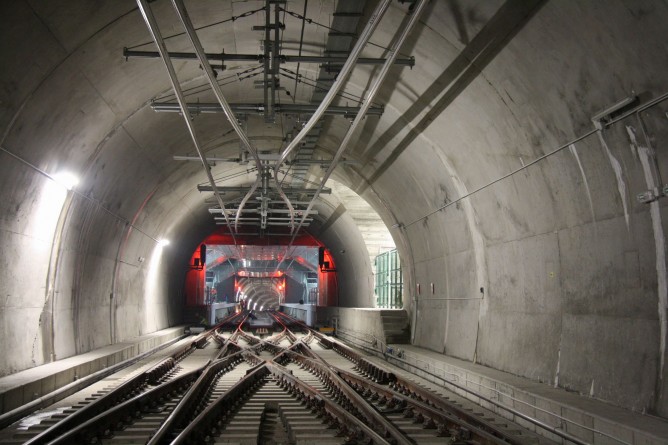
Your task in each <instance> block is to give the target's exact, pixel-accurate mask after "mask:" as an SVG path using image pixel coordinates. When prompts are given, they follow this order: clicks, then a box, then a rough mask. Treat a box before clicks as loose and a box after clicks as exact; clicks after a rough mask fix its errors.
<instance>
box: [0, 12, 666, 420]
mask: <svg viewBox="0 0 668 445" xmlns="http://www.w3.org/2000/svg"><path fill="white" fill-rule="evenodd" d="M188 5H189V8H192V9H193V11H192V12H191V14H192V16H193V20H195V21H196V22H197V20H201V19H202V17H206V14H207V13H208V9H212V8H215V7H216V3H215V2H213V1H209V2H195V3H192V4H191V3H189V4H188ZM152 6H153V7H154V8H155V10H156V14H157V15H159V16H160V17H162V15H161V14H166V12H167V11H168V10H169V9H170V6H169V4H168V2H155V3H153V4H152ZM0 8H2V9H1V11H0V17H2V19H1V20H2V23H3V26H1V27H0V37H1V39H2V40H1V41H2V44H1V45H2V55H3V60H5V61H9V63H4V64H3V68H2V70H1V72H0V76H1V77H0V84H1V85H2V88H1V89H0V100H1V103H0V128H1V129H2V133H0V134H2V139H1V140H0V142H1V146H2V148H3V151H0V215H2V217H1V220H0V221H1V222H0V249H1V251H2V258H0V261H1V262H2V263H0V295H1V296H2V299H1V300H0V304H2V309H1V313H0V332H1V333H2V335H3V338H4V339H5V340H4V341H3V342H2V343H0V356H2V357H4V358H5V359H4V361H3V363H2V366H1V369H0V373H2V374H7V373H11V372H14V371H17V370H20V369H25V368H27V367H30V366H33V365H36V364H41V363H44V362H48V361H49V360H51V358H52V356H51V354H55V357H56V358H62V357H65V356H69V355H72V354H75V353H79V352H83V351H87V350H90V349H92V348H95V347H99V346H102V345H105V344H108V343H110V342H114V341H121V340H123V339H124V338H127V337H130V336H134V335H137V334H138V333H144V332H151V331H154V330H156V329H160V328H162V327H165V326H168V325H170V324H174V323H176V322H178V312H179V307H180V304H181V301H180V300H179V298H178V295H176V294H175V293H174V292H176V291H174V288H175V286H174V283H175V282H178V280H179V278H178V276H177V275H178V271H179V270H182V268H183V267H184V265H185V261H187V256H188V255H189V254H190V253H191V252H192V249H194V247H195V246H196V245H197V243H198V242H199V241H200V240H201V239H203V238H204V236H205V235H206V234H207V233H209V232H210V231H211V230H212V229H213V225H212V221H211V220H210V216H209V215H208V214H207V212H206V204H205V203H204V198H203V196H202V195H200V194H199V193H197V192H196V191H195V186H196V184H198V183H201V182H202V181H203V180H204V175H203V173H202V172H201V167H200V166H199V165H196V164H194V163H187V164H178V165H177V164H176V163H174V162H173V161H171V159H170V158H171V155H172V154H177V153H178V154H181V153H183V151H184V149H183V147H185V146H187V147H190V145H189V144H190V142H189V139H188V136H187V134H186V133H185V129H184V126H183V123H182V121H181V120H180V118H179V116H177V115H172V114H168V115H166V114H155V113H154V112H153V111H151V110H150V108H149V106H148V105H149V101H150V100H151V99H152V98H154V97H156V96H158V95H160V94H163V93H164V92H168V91H169V86H168V82H167V78H166V75H165V73H164V69H163V68H162V66H161V65H160V62H159V61H133V62H130V63H126V62H125V61H124V60H123V59H122V58H121V56H120V54H121V50H122V47H123V46H125V45H128V44H129V43H134V42H140V41H145V40H147V31H146V28H145V25H144V24H143V22H142V20H141V18H140V16H139V13H138V12H137V11H136V9H135V4H134V3H133V2H131V1H107V2H101V3H100V2H96V3H93V2H88V1H84V0H81V1H60V2H58V1H53V2H48V3H36V2H31V1H17V2H5V3H3V4H2V6H0ZM404 12H405V6H402V5H400V4H398V3H397V4H395V3H393V4H392V7H391V9H390V11H389V12H388V14H387V15H386V17H385V18H384V19H383V22H381V26H380V28H379V31H378V34H377V36H375V37H374V39H377V41H380V42H388V41H389V40H390V38H391V36H392V35H393V32H394V31H395V30H396V29H397V28H398V26H399V25H400V23H401V22H402V21H404V20H405V14H404ZM667 18H668V5H667V4H666V3H665V2H658V1H650V0H646V1H633V2H624V1H621V0H619V1H605V2H604V1H589V2H581V1H576V0H572V1H567V0H559V1H556V0H553V1H547V2H531V1H507V2H501V1H496V2H491V1H481V2H457V1H449V2H445V1H432V2H431V3H430V5H429V7H428V10H427V12H426V13H425V14H424V16H423V18H422V23H421V25H420V26H418V28H417V30H416V31H415V32H414V33H413V35H412V36H411V38H410V41H409V42H407V44H406V45H405V46H404V48H402V52H403V53H406V54H412V55H415V57H416V61H417V63H416V66H415V67H414V68H413V69H412V70H409V69H407V68H404V69H400V70H396V71H395V72H394V73H393V76H392V77H391V78H390V79H389V80H388V81H387V82H386V84H385V85H384V87H383V89H382V91H381V98H380V99H379V101H380V102H382V103H385V104H386V109H385V113H384V115H383V116H382V118H380V119H377V118H367V122H366V123H365V126H364V129H363V131H361V132H360V133H359V137H358V138H357V140H356V141H355V145H354V146H353V147H351V148H350V149H349V151H348V156H349V157H350V158H352V159H356V160H358V161H360V163H361V164H360V165H356V166H355V165H353V166H351V165H346V166H343V167H341V168H339V169H337V171H336V174H335V179H336V180H337V181H339V182H341V183H343V184H345V185H347V186H349V187H351V188H352V189H353V190H355V191H356V192H358V193H359V194H360V195H361V196H362V197H363V198H365V199H366V200H367V201H368V202H370V203H371V204H372V206H373V207H374V208H375V209H376V210H377V211H378V213H379V214H380V215H381V217H382V218H383V219H384V221H385V223H386V225H387V226H388V227H391V226H393V225H395V224H398V223H400V224H401V226H400V227H399V228H397V229H394V232H393V233H394V236H395V241H396V243H397V246H398V248H399V251H400V254H401V258H402V261H403V265H404V272H405V274H404V276H405V280H406V289H405V291H406V295H405V298H404V300H405V301H406V303H407V309H408V310H409V311H410V312H411V314H412V315H411V316H412V317H413V316H414V318H413V319H414V320H415V321H416V322H415V324H414V326H413V328H414V343H415V344H416V345H419V346H423V347H426V348H429V349H432V350H436V351H439V352H444V353H446V354H449V355H453V356H456V357H460V358H464V359H467V360H473V361H476V362H478V363H480V364H483V365H487V366H490V367H492V368H496V369H500V370H503V371H508V372H511V373H514V374H517V375H521V376H525V377H529V378H531V379H535V380H539V381H543V382H546V383H549V384H554V385H558V386H561V387H564V388H567V389H570V390H574V391H578V392H581V393H584V394H589V395H592V396H594V397H598V398H601V399H604V400H608V401H610V402H613V403H615V404H618V405H621V406H625V407H629V408H633V409H636V410H647V411H650V412H654V413H657V414H659V415H661V416H664V417H665V416H666V415H668V403H667V402H666V396H665V395H664V394H665V390H666V376H667V373H666V371H665V364H664V359H665V354H666V351H665V339H666V266H665V237H664V232H665V225H666V223H665V220H666V217H667V215H666V210H665V209H666V200H665V199H660V200H658V201H656V202H654V203H652V204H650V205H648V204H643V203H639V202H638V201H637V200H636V198H635V195H636V194H637V193H639V192H643V191H645V190H647V189H648V188H652V187H658V188H661V185H662V183H660V182H659V180H658V177H657V174H656V172H655V171H654V170H655V169H654V168H653V163H652V150H655V151H656V160H657V165H658V170H659V171H660V172H661V173H663V174H664V175H666V174H668V173H666V171H667V170H666V163H667V162H668V159H667V157H666V154H665V152H664V150H663V147H664V146H665V144H666V140H667V139H668V138H667V136H668V134H667V133H668V125H666V124H667V123H666V114H665V113H666V109H667V106H666V104H665V103H660V104H658V105H657V106H655V107H653V108H650V109H647V110H646V111H644V112H643V113H641V114H640V118H641V119H642V122H639V120H638V119H637V118H636V117H635V116H631V117H629V118H628V119H625V120H624V121H622V122H619V123H618V124H615V125H613V126H612V127H610V128H608V129H606V130H605V131H604V132H603V133H602V139H601V138H600V137H599V135H597V134H589V135H588V136H586V137H585V138H583V139H582V140H579V141H577V142H576V143H575V144H574V146H573V148H572V149H571V148H568V147H567V148H565V149H564V150H562V151H560V152H558V153H556V154H554V155H552V156H550V157H549V158H547V159H545V160H542V161H540V162H538V163H537V164H535V165H532V166H531V167H529V168H527V169H525V170H522V171H521V172H518V173H517V174H514V175H513V176H511V177H509V178H507V179H504V180H503V181H500V182H498V183H496V184H494V185H492V186H490V187H489V188H486V189H484V190H482V191H480V192H478V193H476V194H474V195H473V196H472V197H471V198H468V199H464V200H462V201H460V202H457V203H456V205H452V206H450V207H448V208H446V209H444V210H443V211H440V212H437V213H434V214H431V215H430V216H428V217H426V218H424V219H419V218H420V217H422V216H423V215H427V214H430V213H431V212H433V211H434V210H436V209H438V208H439V207H441V206H443V205H444V204H446V203H449V202H452V201H453V200H455V199H457V198H458V197H461V196H465V195H466V194H467V193H469V192H471V191H475V190H476V189H477V188H479V187H481V186H484V185H485V184H488V183H490V182H491V181H493V180H495V179H497V178H500V177H502V176H504V175H506V174H507V173H509V172H511V171H513V170H515V169H517V168H520V167H521V166H522V165H526V164H528V163H530V162H532V161H534V160H536V159H538V158H539V157H540V156H542V155H544V154H546V153H549V152H550V151H552V150H554V149H555V148H557V147H560V146H563V145H564V144H566V143H568V142H569V141H572V140H574V139H575V138H577V137H579V136H582V135H586V134H588V133H589V132H590V131H591V130H592V128H593V127H592V123H591V121H590V119H591V117H592V116H593V115H594V114H595V113H596V112H598V111H600V110H602V109H604V108H605V107H607V106H609V105H611V104H613V103H615V102H617V101H618V100H620V99H621V98H624V97H627V96H629V95H630V94H631V92H634V93H635V94H637V95H638V96H639V101H640V103H641V104H643V103H647V102H648V101H649V100H651V99H653V98H656V97H659V96H660V95H662V94H664V93H665V92H666V86H667V85H668V82H667V80H668V70H666V67H668V51H666V50H667V49H668V48H667V44H666V41H665V38H664V35H665V29H664V28H665V21H666V19H667ZM169 20H170V19H165V18H163V19H162V21H161V23H173V19H171V20H172V21H171V22H169ZM235 32H237V33H238V35H236V40H235V35H234V33H230V34H232V36H231V37H230V35H229V34H226V33H223V35H222V36H220V35H216V36H215V37H216V38H222V39H223V40H225V39H228V40H229V39H230V38H231V39H232V40H233V41H234V42H235V44H236V46H237V49H238V51H239V52H242V51H241V50H242V49H243V48H244V45H246V46H248V45H250V46H251V47H252V48H253V50H252V51H247V52H253V51H257V49H256V48H255V46H256V42H255V41H253V40H252V39H251V38H250V37H249V35H252V34H250V33H246V34H244V33H243V32H241V31H235ZM228 40H225V41H226V42H228ZM205 43H206V41H205ZM228 43H229V42H228ZM230 45H231V44H230ZM179 49H181V48H179ZM183 49H189V48H187V47H185V46H184V48H183ZM372 52H373V51H372ZM177 67H178V70H179V76H180V78H182V79H197V78H198V76H200V73H199V72H198V70H197V67H196V66H194V64H187V63H178V64H177ZM369 73H370V70H369V69H367V68H365V67H359V68H357V69H356V70H355V72H354V74H353V75H352V77H351V79H350V81H349V82H348V85H347V86H346V88H347V89H348V90H349V91H352V92H355V93H361V92H362V91H363V88H364V86H366V85H368V75H369ZM225 91H226V93H227V94H229V95H230V100H231V101H235V100H240V98H242V97H245V94H249V95H253V94H258V93H257V92H253V91H244V90H243V88H235V89H228V90H225ZM299 99H300V100H305V99H307V98H299ZM197 125H198V129H200V130H201V132H202V134H203V135H204V136H205V138H207V137H208V138H209V140H211V139H213V138H214V135H217V134H219V133H220V131H221V124H220V117H219V116H200V117H198V119H197ZM627 126H629V127H631V128H628V129H627ZM643 126H644V127H645V128H644V131H645V132H646V133H647V138H645V137H644V133H643ZM226 128H227V127H225V126H223V131H225V129H226ZM345 128H346V123H345V122H342V121H341V120H331V121H330V122H329V123H327V124H326V126H325V131H324V134H323V137H322V138H321V141H320V143H319V145H320V149H321V150H322V152H323V153H332V152H333V151H334V150H335V149H336V143H337V141H339V140H340V139H341V137H342V135H343V131H345ZM265 133H266V134H267V135H269V133H271V132H270V130H268V129H259V130H257V131H256V136H257V137H262V136H263V134H265ZM631 134H634V135H635V137H636V139H637V142H634V141H633V140H632V138H631V137H630V135H631ZM229 139H230V140H232V138H231V137H229ZM235 150H236V148H235V146H234V144H232V143H231V144H230V148H229V152H230V153H234V151H235ZM8 152H11V153H13V154H16V155H17V156H20V157H21V158H22V159H24V160H26V161H27V162H30V163H31V164H33V165H34V166H36V167H38V168H40V169H42V170H44V171H47V172H51V173H53V172H55V171H57V170H58V169H59V168H60V167H63V166H66V167H68V168H69V169H71V170H76V171H78V172H79V174H80V176H81V177H82V183H81V186H80V187H79V188H78V189H77V190H79V192H80V193H81V194H82V195H83V196H86V197H89V198H90V199H93V200H95V202H97V203H99V204H100V205H102V206H104V208H106V209H108V210H109V211H111V212H113V213H114V214H116V215H120V216H121V217H122V218H123V219H124V220H127V221H131V222H133V224H134V226H135V227H136V228H137V229H132V230H130V228H129V226H128V225H126V224H125V222H124V221H123V220H121V219H118V218H115V217H113V216H111V215H110V213H109V212H107V211H105V210H104V209H102V207H100V205H98V204H96V203H95V202H93V201H91V200H90V199H86V198H84V197H82V196H76V197H73V198H67V197H64V196H63V195H62V193H60V192H58V191H54V189H53V183H52V182H51V181H50V180H49V179H47V178H45V177H44V176H42V175H41V174H39V173H37V172H36V171H35V170H33V169H31V168H29V167H27V166H26V165H25V164H23V163H21V162H19V161H17V160H16V159H15V158H14V157H12V156H11V155H10V154H9V153H8ZM246 180H250V179H249V178H247V179H246ZM61 192H62V190H61ZM58 200H62V201H63V202H64V205H58V204H53V203H58V202H59V201H58ZM45 202H46V203H51V204H53V206H52V207H54V208H55V210H54V209H50V210H49V211H46V210H45V209H48V208H49V207H48V206H45V205H44V203H45ZM61 209H62V210H61ZM341 221H342V222H340V223H339V224H341V225H340V226H339V227H340V231H339V229H337V230H331V232H332V235H331V236H330V238H331V239H332V241H331V242H336V240H346V239H348V238H350V239H353V240H354V239H355V237H354V236H351V237H348V236H346V234H347V233H348V231H350V232H349V233H355V232H354V229H353V228H352V227H351V225H350V224H349V222H345V221H344V220H343V219H342V220H341ZM325 224H326V222H325ZM139 229H140V230H141V232H140V231H139ZM142 232H143V233H142ZM177 234H178V236H177ZM162 236H165V237H168V238H170V239H172V240H173V244H172V245H170V246H169V248H165V249H163V251H162V253H161V254H160V255H158V253H156V252H157V247H156V242H155V240H154V239H152V238H156V239H157V238H159V237H162ZM323 237H325V235H323ZM126 238H127V241H124V240H125V239H126ZM328 241H329V239H328ZM341 242H342V243H343V242H344V241H341ZM329 247H330V249H332V251H333V253H334V255H335V260H336V261H337V264H341V262H343V263H344V264H346V261H347V260H348V259H349V258H357V260H354V261H357V262H358V263H360V264H362V263H363V259H361V258H358V257H357V255H358V254H355V256H353V255H349V253H348V252H350V253H352V252H354V249H353V250H351V249H347V248H346V247H345V246H329ZM341 250H347V253H346V256H345V258H340V257H336V255H337V253H336V252H337V251H338V252H340V251H341ZM360 250H361V249H360ZM359 255H362V254H361V253H359ZM158 257H159V258H161V261H160V262H159V264H158V259H159V258H158ZM139 258H145V260H144V261H141V262H140V261H139ZM184 258H186V259H184ZM367 261H368V260H367ZM341 267H345V266H341ZM351 270H354V268H351ZM340 273H341V280H342V281H345V282H348V283H350V285H349V286H350V287H349V289H347V290H346V294H347V295H351V297H350V298H351V299H350V300H347V301H346V303H345V304H346V305H350V306H354V305H360V306H363V305H367V304H368V303H367V302H368V294H367V293H368V287H366V285H364V286H365V287H364V288H363V289H361V290H359V292H358V290H357V288H356V284H355V283H357V282H358V281H360V280H357V279H355V278H354V277H353V276H351V275H350V272H349V271H348V270H343V269H342V270H341V272H340ZM431 283H433V284H434V295H431ZM417 284H420V288H421V295H417V297H418V298H476V297H479V296H480V292H479V289H480V288H481V287H482V288H484V297H485V298H484V299H483V300H424V301H422V302H420V303H419V305H418V307H417V309H416V308H415V305H414V302H413V301H412V300H413V298H415V297H416V295H415V290H416V287H417V286H416V285H417ZM371 286H372V284H371ZM112 293H113V294H114V298H110V294H112ZM356 293H358V295H356ZM346 298H348V297H346ZM342 303H343V301H342ZM110 305H111V307H110ZM52 312H53V316H52ZM51 320H53V323H52V321H51Z"/></svg>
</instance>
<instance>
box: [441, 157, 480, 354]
mask: <svg viewBox="0 0 668 445" xmlns="http://www.w3.org/2000/svg"><path fill="white" fill-rule="evenodd" d="M434 152H435V154H436V155H437V156H438V157H439V159H440V160H441V162H442V163H443V166H444V167H445V171H446V172H447V174H448V175H449V177H450V179H451V181H452V185H453V188H454V189H455V191H456V192H457V195H458V196H465V195H467V194H468V188H467V187H466V185H465V184H464V182H463V181H462V180H461V179H460V178H459V175H458V174H457V173H456V170H455V168H454V166H453V165H452V164H451V162H450V160H449V159H448V158H447V156H445V155H444V154H443V153H442V152H440V151H439V150H435V151H434ZM461 208H462V209H463V210H464V215H466V223H467V226H468V229H469V233H470V234H471V244H472V248H473V255H474V260H475V266H476V267H475V276H476V287H475V288H474V289H473V290H472V295H471V296H477V295H478V294H477V290H478V288H480V287H484V288H485V297H484V298H483V299H481V300H480V306H479V310H478V327H477V331H476V340H475V344H474V346H473V348H474V349H473V362H476V361H477V357H476V355H477V345H478V335H479V330H480V324H481V321H482V319H483V317H484V316H485V315H486V314H487V310H488V307H489V304H488V303H487V296H488V295H489V294H488V289H487V288H488V286H487V262H486V261H485V240H484V238H483V236H482V232H481V231H480V224H479V223H478V218H477V217H476V213H475V210H474V208H473V204H472V203H471V199H470V198H469V199H464V200H462V201H461ZM444 346H445V345H444Z"/></svg>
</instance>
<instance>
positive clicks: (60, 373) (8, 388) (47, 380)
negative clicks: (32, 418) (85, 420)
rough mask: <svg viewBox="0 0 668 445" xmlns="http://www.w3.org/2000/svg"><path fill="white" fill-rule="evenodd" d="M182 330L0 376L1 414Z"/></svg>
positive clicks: (173, 330)
mask: <svg viewBox="0 0 668 445" xmlns="http://www.w3.org/2000/svg"><path fill="white" fill-rule="evenodd" d="M183 330H184V326H177V327H173V328H168V329H162V330H160V331H157V332H154V333H151V334H145V335H142V336H140V337H136V338H133V339H129V340H128V341H124V342H120V343H116V344H113V345H109V346H105V347H102V348H98V349H95V350H93V351H90V352H87V353H85V354H80V355H77V356H74V357H69V358H66V359H62V360H58V361H55V362H52V363H48V364H45V365H41V366H36V367H34V368H30V369H26V370H25V371H21V372H17V373H15V374H12V375H8V376H5V377H0V414H4V413H7V412H9V411H12V410H13V409H16V408H19V407H20V406H22V405H26V404H28V403H30V402H33V401H34V400H36V399H39V398H44V399H45V400H48V399H49V395H50V393H52V392H54V391H56V390H58V389H60V388H63V387H65V386H67V385H69V384H70V383H73V382H76V381H78V380H81V379H83V378H85V377H88V376H89V375H91V374H95V373H96V372H98V371H102V370H104V369H106V368H109V367H112V366H114V365H116V364H118V363H121V362H123V361H125V360H129V359H132V358H134V357H136V356H138V355H141V354H143V353H145V352H148V351H150V350H152V349H155V348H157V347H159V346H160V345H163V344H165V343H168V342H169V341H171V340H174V339H176V338H178V337H180V336H182V335H183ZM54 401H55V400H54Z"/></svg>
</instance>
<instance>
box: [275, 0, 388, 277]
mask: <svg viewBox="0 0 668 445" xmlns="http://www.w3.org/2000/svg"><path fill="white" fill-rule="evenodd" d="M390 1H391V0H383V1H382V2H380V3H379V4H378V5H377V6H376V9H375V10H374V12H373V14H372V15H371V18H370V19H369V22H368V23H367V25H366V26H365V27H364V30H363V31H362V34H361V35H360V37H359V40H358V41H357V43H355V46H354V47H353V50H352V51H351V52H350V55H349V56H348V58H347V60H346V62H345V64H344V65H343V67H342V68H341V71H340V72H339V74H338V76H337V78H336V81H334V83H333V84H332V86H331V88H330V90H329V91H328V92H327V94H326V95H325V97H324V98H323V100H322V102H321V103H320V105H319V106H318V108H317V109H316V111H315V112H314V113H313V115H312V116H311V118H310V119H309V120H308V122H306V124H305V125H304V127H303V128H302V129H301V131H300V132H299V133H298V134H297V136H295V137H294V138H293V139H292V140H291V141H290V143H289V144H288V146H287V147H285V150H283V152H282V153H281V156H280V157H279V159H278V161H277V162H276V165H275V166H274V181H275V182H276V189H277V190H278V193H279V194H280V195H281V198H283V197H284V196H285V195H284V192H283V189H282V187H281V183H280V182H279V181H278V169H279V167H280V166H281V164H282V163H283V162H285V160H286V159H287V157H288V155H289V154H290V152H292V150H294V149H295V147H297V146H298V145H299V143H300V142H301V140H302V139H303V138H304V136H306V134H307V133H308V132H309V131H311V129H312V128H313V127H314V126H315V124H316V123H317V122H318V120H319V119H320V117H322V115H323V113H324V111H325V110H326V109H327V107H328V106H329V104H330V103H331V102H332V101H333V100H334V97H335V96H336V94H337V93H338V91H339V90H340V89H341V88H342V87H343V84H344V82H345V81H346V79H347V78H348V74H350V71H352V69H353V66H354V65H355V63H356V61H357V59H358V58H359V55H360V53H361V52H362V49H363V48H364V46H365V45H366V43H367V42H368V41H369V39H370V38H371V34H373V31H374V30H375V29H376V27H377V26H378V23H379V22H380V19H381V18H382V17H383V14H385V11H386V10H387V8H388V6H389V5H390ZM284 199H287V198H284ZM290 208H292V207H290ZM291 217H292V215H291ZM291 224H292V226H291V227H292V228H291V231H292V232H294V233H296V232H297V230H295V228H294V220H293V221H291ZM291 244H292V241H290V245H291ZM289 248H290V246H288V247H287V249H289ZM279 265H280V264H279ZM277 267H278V266H277Z"/></svg>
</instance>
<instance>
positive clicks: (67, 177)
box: [53, 171, 79, 190]
mask: <svg viewBox="0 0 668 445" xmlns="http://www.w3.org/2000/svg"><path fill="white" fill-rule="evenodd" d="M53 179H54V180H55V181H56V182H57V183H58V184H60V185H62V186H63V187H65V188H66V189H67V190H72V189H73V188H74V187H76V186H77V185H79V178H78V177H76V176H75V175H74V174H73V173H70V172H68V171H62V172H58V173H56V174H55V175H53Z"/></svg>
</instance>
